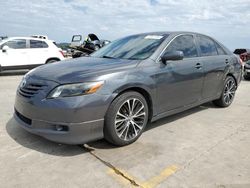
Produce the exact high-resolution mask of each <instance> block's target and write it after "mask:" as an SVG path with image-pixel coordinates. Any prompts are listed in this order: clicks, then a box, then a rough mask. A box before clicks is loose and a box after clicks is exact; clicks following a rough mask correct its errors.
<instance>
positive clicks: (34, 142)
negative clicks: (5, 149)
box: [6, 118, 87, 157]
mask: <svg viewBox="0 0 250 188" xmlns="http://www.w3.org/2000/svg"><path fill="white" fill-rule="evenodd" d="M6 131H7V133H8V134H9V136H10V137H11V138H12V139H13V140H15V142H17V143H18V144H20V145H22V146H23V147H26V148H29V149H32V150H36V151H38V152H41V153H45V154H49V155H55V156H65V157H67V156H75V155H81V154H83V153H86V152H87V151H85V150H84V149H83V148H81V147H79V146H77V145H66V144H58V143H55V142H51V141H49V140H46V139H44V138H42V137H40V136H37V135H34V134H31V133H29V132H27V131H26V130H24V129H23V128H21V127H20V126H19V125H18V124H17V122H16V121H15V120H14V118H11V119H10V120H9V121H8V122H7V124H6Z"/></svg>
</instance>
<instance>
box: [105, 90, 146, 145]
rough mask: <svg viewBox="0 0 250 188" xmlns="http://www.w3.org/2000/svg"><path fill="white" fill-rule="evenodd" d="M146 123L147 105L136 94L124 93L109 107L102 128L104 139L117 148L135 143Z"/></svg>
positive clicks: (141, 97)
mask: <svg viewBox="0 0 250 188" xmlns="http://www.w3.org/2000/svg"><path fill="white" fill-rule="evenodd" d="M147 121H148V105H147V102H146V100H145V98H144V97H143V96H142V95H141V94H139V93H137V92H133V91H131V92H126V93H123V94H121V95H120V96H118V97H117V98H116V99H115V100H114V101H113V102H112V103H111V105H110V107H109V109H108V111H107V114H106V117H105V126H104V137H105V139H106V140H107V141H108V142H110V143H112V144H114V145H118V146H124V145H128V144H130V143H133V142H134V141H136V140H137V139H138V138H139V137H140V135H141V134H142V132H143V130H144V128H145V127H146V124H147Z"/></svg>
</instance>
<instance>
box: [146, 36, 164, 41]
mask: <svg viewBox="0 0 250 188" xmlns="http://www.w3.org/2000/svg"><path fill="white" fill-rule="evenodd" d="M162 37H163V36H161V35H147V36H146V37H145V39H154V40H159V39H161V38H162Z"/></svg>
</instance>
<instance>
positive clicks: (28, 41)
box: [0, 37, 65, 72]
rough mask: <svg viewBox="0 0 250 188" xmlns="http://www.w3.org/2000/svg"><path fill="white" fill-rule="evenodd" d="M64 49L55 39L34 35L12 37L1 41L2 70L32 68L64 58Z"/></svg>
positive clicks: (0, 68) (0, 69) (0, 64)
mask: <svg viewBox="0 0 250 188" xmlns="http://www.w3.org/2000/svg"><path fill="white" fill-rule="evenodd" d="M64 59H65V58H64V54H63V52H62V49H60V48H58V47H57V46H56V44H55V42H54V41H52V40H48V39H40V38H34V37H11V38H7V39H4V40H2V41H0V72H1V71H4V70H13V69H32V68H34V67H37V66H39V65H42V64H46V63H53V62H56V61H61V60H64Z"/></svg>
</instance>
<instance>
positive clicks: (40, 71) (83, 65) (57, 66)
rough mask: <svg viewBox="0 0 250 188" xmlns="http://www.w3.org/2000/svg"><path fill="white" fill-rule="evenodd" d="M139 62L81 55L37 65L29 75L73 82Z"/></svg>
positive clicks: (135, 64)
mask: <svg viewBox="0 0 250 188" xmlns="http://www.w3.org/2000/svg"><path fill="white" fill-rule="evenodd" d="M138 63H139V61H138V60H126V59H107V58H94V57H81V58H76V59H71V60H65V61H60V62H56V63H52V64H46V65H43V66H40V67H37V68H36V69H33V70H32V71H30V72H29V73H28V75H27V76H29V77H33V78H36V79H44V80H51V81H55V82H58V83H60V84H62V83H73V82H81V81H83V79H84V80H85V79H87V78H90V79H91V78H93V77H98V76H100V75H105V74H109V73H114V72H117V71H123V70H127V69H130V68H134V67H136V66H137V64H138Z"/></svg>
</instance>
